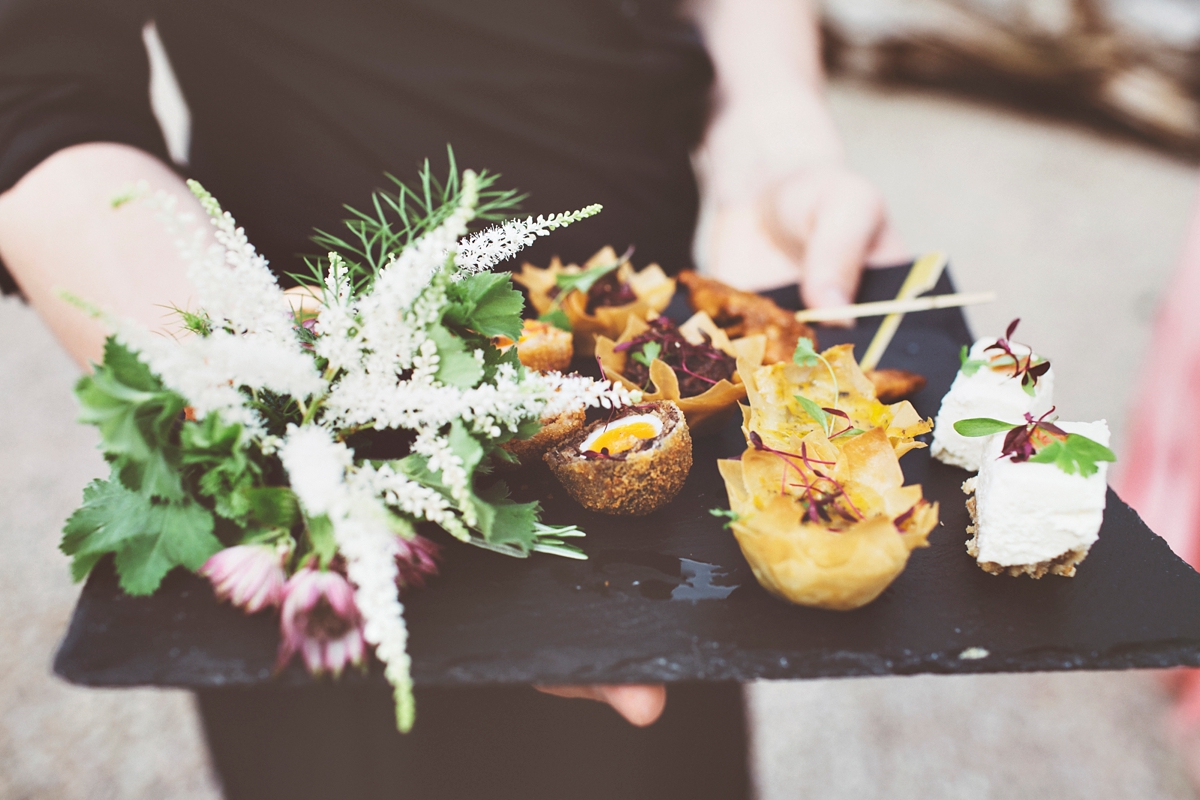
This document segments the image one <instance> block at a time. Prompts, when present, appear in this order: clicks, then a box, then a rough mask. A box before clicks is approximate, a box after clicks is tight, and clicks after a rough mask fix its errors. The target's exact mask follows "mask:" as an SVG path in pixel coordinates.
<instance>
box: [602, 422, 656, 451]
mask: <svg viewBox="0 0 1200 800" xmlns="http://www.w3.org/2000/svg"><path fill="white" fill-rule="evenodd" d="M657 435H658V431H656V430H655V429H654V426H653V425H651V424H650V423H649V422H630V423H629V424H627V425H617V426H615V427H612V428H610V429H609V430H606V431H605V432H604V433H602V434H600V435H599V436H597V437H596V438H595V439H594V440H592V443H591V444H590V445H588V450H591V451H592V452H594V453H599V452H601V451H602V450H607V451H608V452H609V453H624V452H625V451H626V450H630V449H632V448H633V447H635V446H637V445H638V444H639V443H640V442H644V441H646V440H647V439H653V438H654V437H655V436H657Z"/></svg>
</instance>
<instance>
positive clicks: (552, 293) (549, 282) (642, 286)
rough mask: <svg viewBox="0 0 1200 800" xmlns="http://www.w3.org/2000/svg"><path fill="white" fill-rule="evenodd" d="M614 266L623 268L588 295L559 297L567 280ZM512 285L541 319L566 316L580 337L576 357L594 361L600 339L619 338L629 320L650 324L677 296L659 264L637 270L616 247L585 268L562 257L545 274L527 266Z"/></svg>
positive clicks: (574, 293) (569, 293) (573, 293)
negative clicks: (522, 292)
mask: <svg viewBox="0 0 1200 800" xmlns="http://www.w3.org/2000/svg"><path fill="white" fill-rule="evenodd" d="M614 265H618V266H616V268H615V269H610V271H609V272H608V273H607V274H605V275H604V277H602V278H600V279H599V280H597V281H596V282H595V283H593V284H592V285H591V286H590V287H589V288H588V291H586V292H581V291H576V290H570V289H569V290H567V294H566V296H564V297H561V298H560V297H559V296H558V295H559V294H560V292H561V291H562V289H561V288H560V285H561V284H562V282H563V280H562V279H566V278H569V277H571V276H578V275H580V274H581V273H584V272H587V271H589V270H593V269H600V270H603V269H606V268H612V267H613V266H614ZM513 280H515V281H516V282H517V283H519V284H521V285H522V286H524V287H525V288H526V289H527V290H528V292H529V302H530V303H531V304H532V305H533V307H534V308H535V309H536V310H537V312H538V314H542V315H544V314H547V313H549V312H551V311H554V310H556V309H558V310H561V311H562V313H563V314H565V315H566V319H567V322H568V323H570V326H571V332H572V334H573V335H574V338H575V355H576V356H579V357H581V358H591V356H592V355H593V354H594V353H595V341H596V336H597V335H600V334H602V335H604V336H607V337H609V338H610V339H613V338H616V337H618V336H620V335H621V332H622V331H624V330H625V324H626V323H627V322H628V321H629V318H630V317H638V318H640V319H645V318H646V317H647V316H654V315H657V314H659V313H661V312H662V311H663V309H665V308H666V307H667V304H668V303H670V302H671V298H672V297H673V296H674V294H675V280H674V279H673V278H668V277H667V274H666V273H665V272H663V271H662V268H661V267H659V266H658V265H657V264H650V265H648V266H646V267H644V268H643V269H641V270H634V268H633V265H632V264H630V263H629V261H627V260H623V259H622V258H621V257H620V256H618V255H617V252H616V251H615V250H613V248H611V247H605V248H603V249H602V250H600V251H599V252H597V253H596V254H595V255H594V256H592V257H591V258H589V259H588V260H587V262H586V263H585V264H584V265H583V266H582V267H580V266H579V265H577V264H570V265H568V266H563V263H562V261H560V260H559V259H558V257H557V256H556V257H555V258H554V259H553V260H552V261H551V262H550V266H549V267H547V268H545V269H542V268H539V267H535V266H533V265H532V264H523V265H522V266H521V272H520V273H518V274H514V275H513Z"/></svg>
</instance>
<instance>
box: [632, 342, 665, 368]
mask: <svg viewBox="0 0 1200 800" xmlns="http://www.w3.org/2000/svg"><path fill="white" fill-rule="evenodd" d="M661 353H662V345H660V344H659V343H658V342H646V343H645V344H644V345H642V349H641V350H639V351H638V352H636V353H634V354H633V360H634V361H636V362H638V363H639V364H645V365H646V366H647V367H648V366H650V364H651V363H652V362H653V361H654V359H656V358H658V356H659V354H661Z"/></svg>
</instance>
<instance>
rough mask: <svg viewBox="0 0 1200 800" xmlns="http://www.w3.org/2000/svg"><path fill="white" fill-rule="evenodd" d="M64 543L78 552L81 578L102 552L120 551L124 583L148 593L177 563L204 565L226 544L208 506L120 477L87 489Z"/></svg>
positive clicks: (67, 550)
mask: <svg viewBox="0 0 1200 800" xmlns="http://www.w3.org/2000/svg"><path fill="white" fill-rule="evenodd" d="M60 547H61V549H62V551H63V552H64V553H66V554H67V555H69V556H74V560H73V562H72V564H71V573H72V575H73V576H74V578H75V580H77V581H78V580H82V579H83V578H84V576H86V575H87V574H88V572H90V571H91V569H92V567H93V566H95V564H96V562H97V561H99V560H100V558H101V557H102V556H103V555H105V554H106V553H115V554H116V565H117V574H118V576H119V578H120V583H121V588H122V589H124V590H125V591H126V592H127V593H129V594H132V595H145V594H151V593H153V592H154V591H155V590H156V589H157V588H158V586H159V584H160V583H161V582H162V579H163V577H164V576H165V575H166V574H167V573H168V572H170V571H171V570H172V569H173V568H175V567H177V566H182V567H186V568H187V569H190V570H196V569H199V568H200V566H201V565H203V564H204V562H205V561H207V560H208V558H209V557H210V556H212V555H213V554H214V553H216V552H217V551H218V550H220V549H221V548H222V547H223V545H222V544H221V542H220V540H219V539H217V537H216V536H214V535H213V517H212V514H211V513H210V512H209V511H208V510H207V509H205V508H204V507H203V506H200V505H199V504H197V503H194V502H191V501H186V500H185V501H182V502H171V501H161V500H154V499H151V498H148V497H146V496H145V495H144V494H140V493H137V492H133V491H130V490H129V489H127V488H125V487H124V486H122V485H121V483H120V481H117V480H108V481H100V480H97V481H92V483H91V484H89V485H88V486H87V488H85V489H84V492H83V505H82V506H80V507H79V509H77V510H76V511H75V513H74V514H72V515H71V517H70V519H68V520H67V524H66V527H65V529H64V530H63V539H62V543H61V545H60Z"/></svg>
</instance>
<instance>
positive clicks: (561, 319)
mask: <svg viewBox="0 0 1200 800" xmlns="http://www.w3.org/2000/svg"><path fill="white" fill-rule="evenodd" d="M538 319H539V320H541V321H542V322H545V323H548V324H550V325H553V326H554V327H556V328H558V329H559V330H563V331H566V332H567V333H570V332H571V320H570V318H569V317H568V316H567V313H566V312H565V311H563V310H562V309H561V308H554V309H552V310H550V311H547V312H546V313H545V314H542V315H541V316H539V317H538Z"/></svg>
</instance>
